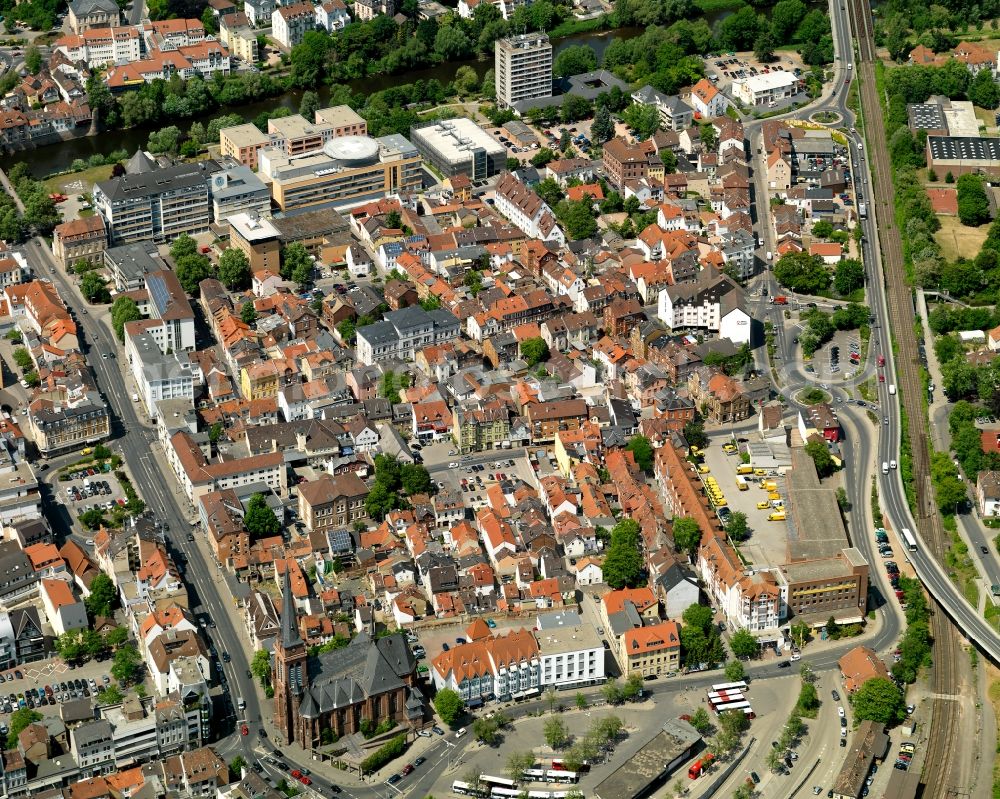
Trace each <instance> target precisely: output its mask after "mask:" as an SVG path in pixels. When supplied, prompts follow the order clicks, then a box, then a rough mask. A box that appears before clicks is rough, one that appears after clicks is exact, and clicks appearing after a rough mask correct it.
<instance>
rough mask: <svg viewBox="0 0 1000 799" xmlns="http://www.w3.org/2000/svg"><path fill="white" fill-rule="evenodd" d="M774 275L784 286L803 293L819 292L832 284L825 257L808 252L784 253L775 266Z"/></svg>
mask: <svg viewBox="0 0 1000 799" xmlns="http://www.w3.org/2000/svg"><path fill="white" fill-rule="evenodd" d="M774 277H775V279H776V280H777V281H778V282H779V283H780V284H781V285H782V286H785V287H786V288H789V289H791V290H792V291H796V292H801V293H803V294H817V293H819V292H820V291H823V290H825V289H826V288H827V287H828V286H829V285H830V273H829V272H828V271H827V268H826V264H824V263H823V259H822V258H820V257H819V256H818V255H809V253H807V252H793V253H788V254H787V255H783V256H782V257H781V259H780V260H779V261H778V263H777V264H775V266H774Z"/></svg>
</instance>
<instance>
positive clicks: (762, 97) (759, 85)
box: [733, 69, 802, 106]
mask: <svg viewBox="0 0 1000 799" xmlns="http://www.w3.org/2000/svg"><path fill="white" fill-rule="evenodd" d="M801 87H802V84H801V81H800V79H799V78H798V77H797V76H796V75H794V74H793V73H791V72H786V71H785V70H783V69H776V70H772V71H771V72H765V73H761V74H760V75H750V76H749V77H746V78H740V79H739V80H736V81H733V95H734V96H735V97H736V99H737V100H739V101H740V102H742V103H745V104H746V105H751V106H754V105H767V106H771V105H774V104H776V103H777V102H779V101H780V100H785V99H788V98H790V97H794V96H795V95H796V94H798V92H799V91H800V89H801Z"/></svg>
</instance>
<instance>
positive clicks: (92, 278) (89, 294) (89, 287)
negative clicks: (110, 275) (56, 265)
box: [80, 272, 111, 303]
mask: <svg viewBox="0 0 1000 799" xmlns="http://www.w3.org/2000/svg"><path fill="white" fill-rule="evenodd" d="M80 293H81V294H83V296H84V298H85V299H86V300H87V302H92V303H102V302H110V300H111V292H109V291H108V282H107V281H106V280H105V279H104V278H103V277H101V276H100V275H99V274H97V272H87V273H86V274H85V275H84V276H83V277H81V278H80Z"/></svg>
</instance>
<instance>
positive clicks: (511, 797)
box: [490, 788, 521, 799]
mask: <svg viewBox="0 0 1000 799" xmlns="http://www.w3.org/2000/svg"><path fill="white" fill-rule="evenodd" d="M520 795H521V791H518V790H515V789H514V788H494V789H493V790H491V791H490V797H492V799H517V797H518V796H520Z"/></svg>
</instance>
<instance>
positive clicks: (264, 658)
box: [250, 649, 271, 686]
mask: <svg viewBox="0 0 1000 799" xmlns="http://www.w3.org/2000/svg"><path fill="white" fill-rule="evenodd" d="M250 673H251V674H253V676H254V677H256V678H257V679H258V680H260V684H261V685H262V686H266V685H267V684H268V683H270V681H271V653H270V652H268V651H267V650H266V649H258V650H257V651H256V652H254V653H253V659H252V660H251V661H250Z"/></svg>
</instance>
